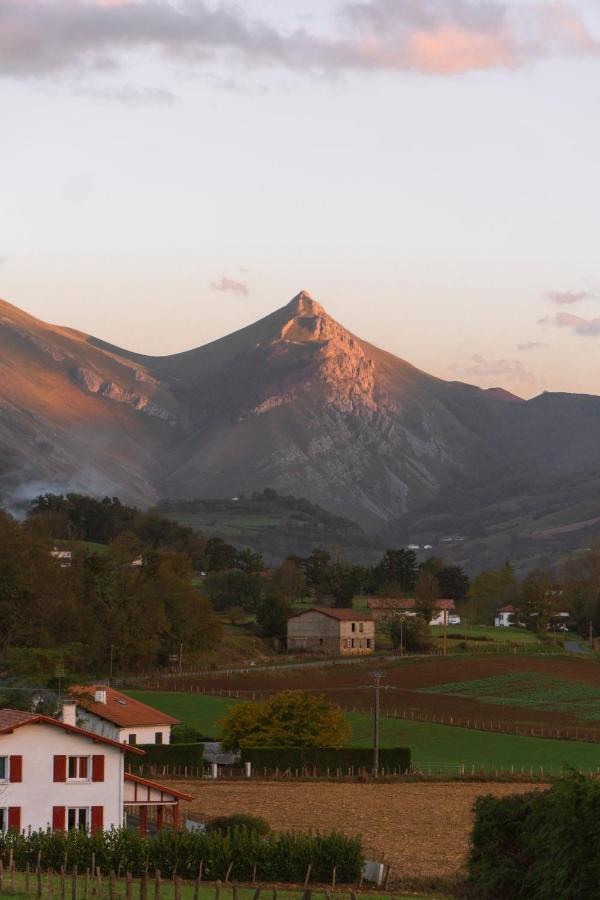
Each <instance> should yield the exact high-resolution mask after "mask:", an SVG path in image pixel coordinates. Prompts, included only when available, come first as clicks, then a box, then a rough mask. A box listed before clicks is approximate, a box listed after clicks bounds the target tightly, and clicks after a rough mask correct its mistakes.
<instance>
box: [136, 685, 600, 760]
mask: <svg viewBox="0 0 600 900" xmlns="http://www.w3.org/2000/svg"><path fill="white" fill-rule="evenodd" d="M128 693H130V694H131V695H132V696H134V697H136V698H137V699H139V700H142V701H143V702H144V703H149V704H150V705H151V706H155V707H157V708H158V709H162V710H163V711H164V712H167V713H169V714H170V715H172V716H175V717H176V718H178V719H181V721H182V722H183V723H184V724H185V725H189V726H191V727H193V728H197V729H198V731H200V732H202V734H204V735H207V736H212V737H217V738H218V732H219V729H218V725H217V722H218V720H219V719H221V718H223V716H225V715H226V714H227V711H228V710H229V709H231V707H232V706H235V704H236V703H239V702H240V701H239V700H230V699H228V698H221V697H206V696H203V695H202V694H178V693H172V692H168V691H129V692H128ZM348 719H349V720H350V722H351V723H352V735H351V737H350V739H349V741H348V745H349V746H352V747H371V746H372V743H373V722H372V719H371V717H370V716H368V715H364V714H362V713H349V714H348ZM380 736H381V737H380V740H381V746H382V747H410V749H411V753H412V758H413V762H414V763H415V764H417V765H418V766H419V767H420V768H429V767H431V768H432V769H433V768H435V767H438V766H439V767H445V766H461V765H464V766H465V767H473V766H474V767H475V768H476V769H477V768H485V769H486V770H490V769H496V768H497V769H504V770H505V771H510V769H511V767H514V769H515V771H517V770H518V771H520V770H521V769H522V768H524V769H526V770H527V772H529V771H531V770H532V769H533V771H534V773H539V771H540V768H543V769H544V771H545V772H546V773H551V774H560V772H561V770H563V771H564V770H565V769H568V768H575V769H584V770H586V771H588V770H596V769H597V768H598V767H600V744H595V743H587V742H584V741H567V740H556V739H552V738H537V737H523V736H520V735H511V734H500V733H497V732H488V731H475V730H473V729H467V728H457V727H450V726H447V725H434V724H429V723H424V722H411V721H405V720H403V719H391V718H386V717H382V719H381V730H380Z"/></svg>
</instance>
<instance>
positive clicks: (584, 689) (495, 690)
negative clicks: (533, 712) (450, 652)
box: [420, 672, 600, 721]
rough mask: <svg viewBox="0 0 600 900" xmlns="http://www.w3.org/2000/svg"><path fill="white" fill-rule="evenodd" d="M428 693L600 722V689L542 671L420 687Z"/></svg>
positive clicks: (513, 673)
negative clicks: (563, 714)
mask: <svg viewBox="0 0 600 900" xmlns="http://www.w3.org/2000/svg"><path fill="white" fill-rule="evenodd" d="M420 690H421V691H423V692H424V693H428V694H444V695H449V696H455V697H471V698H475V699H477V700H481V701H483V702H484V703H491V704H495V705H497V706H520V707H525V708H527V709H539V710H546V711H548V712H563V713H566V714H568V715H576V716H577V718H578V719H582V720H589V721H599V720H600V687H594V686H592V685H589V684H581V683H577V682H575V681H566V680H564V679H562V678H557V677H553V676H551V675H545V674H543V673H540V672H512V673H506V674H504V675H491V676H488V677H486V678H476V679H471V680H468V681H455V682H446V683H443V684H438V685H435V686H434V687H424V688H420Z"/></svg>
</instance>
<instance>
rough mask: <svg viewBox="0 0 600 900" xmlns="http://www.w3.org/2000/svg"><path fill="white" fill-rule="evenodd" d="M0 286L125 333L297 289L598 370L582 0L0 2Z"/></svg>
mask: <svg viewBox="0 0 600 900" xmlns="http://www.w3.org/2000/svg"><path fill="white" fill-rule="evenodd" d="M0 108H1V109H2V127H1V128H0V297H2V298H3V299H5V300H8V301H9V302H11V303H14V304H15V305H17V306H19V307H21V308H23V309H25V310H26V311H28V312H30V313H32V314H33V315H35V316H38V317H39V318H42V319H45V320H47V321H50V322H53V323H56V324H61V325H68V326H71V327H74V328H77V329H80V330H82V331H85V332H89V333H91V334H94V335H97V336H99V337H101V338H103V339H105V340H108V341H110V342H112V343H114V344H117V345H119V346H123V347H125V348H127V349H130V350H135V351H138V352H145V353H153V354H166V353H174V352H177V351H179V350H184V349H188V348H189V347H192V346H198V345H200V344H204V343H206V342H208V341H210V340H213V339H215V338H217V337H220V336H222V335H223V334H225V333H228V332H230V331H233V330H235V329H237V328H240V327H242V326H244V325H246V324H249V323H250V322H253V321H255V320H256V319H258V318H260V317H261V316H264V315H267V314H268V313H269V312H271V311H273V310H274V309H277V308H278V307H280V306H283V305H284V304H285V303H287V302H288V301H289V300H290V299H291V298H292V297H293V296H294V295H295V294H296V293H298V291H300V290H302V289H304V290H308V291H309V292H310V293H311V294H312V295H313V296H314V297H315V299H317V300H318V301H319V302H320V303H321V304H322V305H323V306H324V307H325V309H326V310H327V311H328V312H329V313H330V314H331V315H332V316H334V318H336V319H337V320H338V321H340V322H341V323H342V324H344V325H345V326H346V327H347V328H349V329H350V330H351V331H353V332H354V333H356V334H358V335H360V336H361V337H362V338H364V339H366V340H369V341H371V342H372V343H374V344H376V345H378V346H380V347H383V348H385V349H387V350H389V351H391V352H392V353H395V354H397V355H398V356H401V357H402V358H404V359H407V360H409V361H410V362H412V363H413V364H414V365H417V366H419V367H420V368H423V369H425V370H426V371H428V372H431V373H432V374H435V375H437V376H439V377H442V378H447V379H452V380H454V379H459V380H464V381H469V382H471V383H474V384H479V385H481V386H483V387H491V386H496V385H500V386H503V387H505V388H507V389H508V390H511V391H513V392H515V393H517V394H520V395H521V396H525V397H530V396H534V395H536V394H539V393H541V392H542V391H544V390H552V391H577V392H583V393H595V394H600V353H599V352H598V350H599V346H600V252H599V250H598V237H599V233H600V4H599V3H597V0H564V2H561V0H519V2H516V3H513V2H512V0H318V2H317V0H286V2H285V3H282V2H281V0H278V2H275V0H245V2H238V3H235V2H230V3H218V2H215V0H170V2H167V0H0Z"/></svg>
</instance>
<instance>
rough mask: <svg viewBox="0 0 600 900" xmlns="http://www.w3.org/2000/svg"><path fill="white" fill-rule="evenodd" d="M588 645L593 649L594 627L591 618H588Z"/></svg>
mask: <svg viewBox="0 0 600 900" xmlns="http://www.w3.org/2000/svg"><path fill="white" fill-rule="evenodd" d="M590 647H591V648H592V650H593V649H594V629H593V626H592V620H591V619H590Z"/></svg>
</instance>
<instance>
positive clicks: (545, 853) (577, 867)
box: [469, 777, 600, 900]
mask: <svg viewBox="0 0 600 900" xmlns="http://www.w3.org/2000/svg"><path fill="white" fill-rule="evenodd" d="M599 871H600V784H599V783H598V782H589V781H584V780H583V779H582V778H580V777H573V778H569V779H566V780H564V781H561V782H558V783H557V784H556V785H555V786H554V787H552V789H551V790H549V791H534V792H532V793H528V794H520V795H517V796H510V797H505V798H503V799H498V798H496V797H491V796H486V797H480V798H479V800H477V802H476V804H475V825H474V829H473V835H472V850H471V854H470V858H469V886H470V888H471V889H472V890H473V896H476V897H477V898H478V900H557V898H559V897H560V900H583V898H592V897H598V896H599V889H598V872H599Z"/></svg>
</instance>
